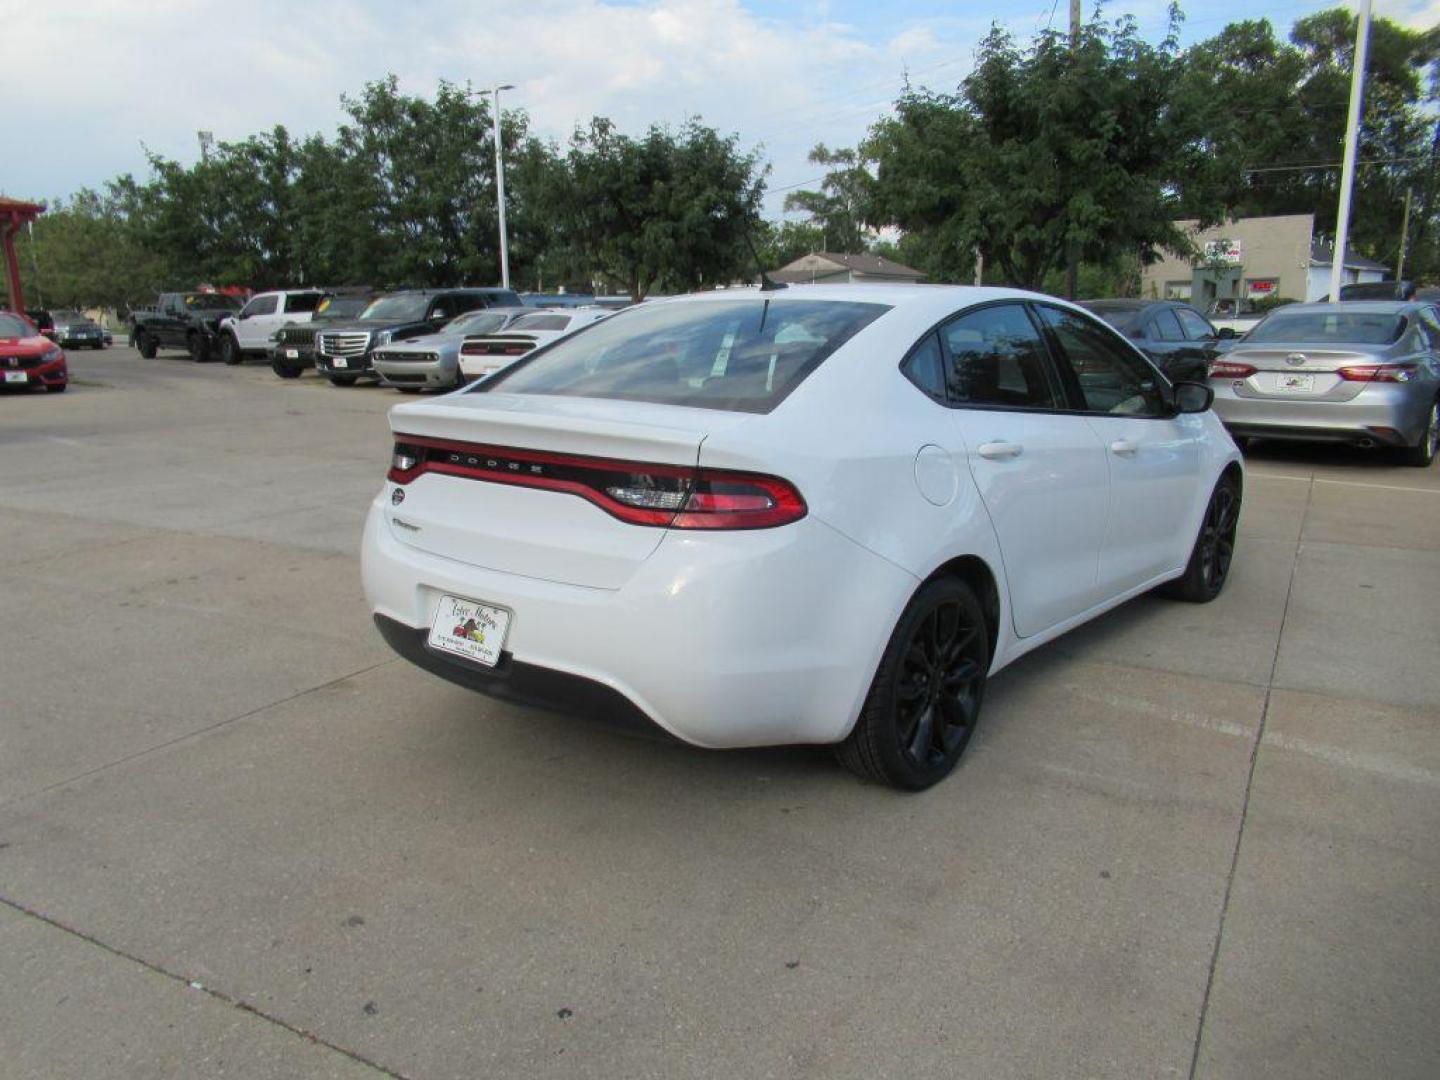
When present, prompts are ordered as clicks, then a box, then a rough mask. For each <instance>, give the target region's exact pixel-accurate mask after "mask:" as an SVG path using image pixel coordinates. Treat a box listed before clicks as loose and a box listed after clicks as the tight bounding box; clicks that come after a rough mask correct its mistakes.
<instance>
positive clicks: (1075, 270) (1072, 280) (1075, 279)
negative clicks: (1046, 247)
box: [976, 0, 1080, 300]
mask: <svg viewBox="0 0 1440 1080" xmlns="http://www.w3.org/2000/svg"><path fill="white" fill-rule="evenodd" d="M1079 51H1080V0H1070V66H1071V67H1072V68H1073V67H1074V66H1075V56H1076V54H1077V53H1078V52H1079ZM976 284H977V285H978V284H979V282H976ZM1079 291H1080V253H1079V251H1077V250H1076V248H1075V244H1074V243H1073V242H1071V243H1067V244H1066V246H1065V298H1066V299H1067V300H1074V299H1075V294H1076V293H1077V292H1079Z"/></svg>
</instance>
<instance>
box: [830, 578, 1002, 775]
mask: <svg viewBox="0 0 1440 1080" xmlns="http://www.w3.org/2000/svg"><path fill="white" fill-rule="evenodd" d="M989 669H990V636H989V631H988V629H987V627H986V624H985V616H984V612H983V610H982V608H981V606H980V602H979V600H977V599H976V597H975V594H974V593H973V592H972V591H971V590H970V588H969V586H967V585H966V584H965V583H964V582H962V581H959V580H957V579H955V578H948V577H946V578H937V579H935V580H933V581H930V582H927V583H926V584H925V585H924V586H922V587H921V589H920V591H919V592H918V593H916V594H915V597H914V598H913V599H912V600H911V601H910V605H909V606H908V607H907V608H906V609H905V612H904V614H903V615H901V617H900V621H899V623H898V624H897V625H896V627H895V632H894V633H893V634H892V635H891V638H890V643H889V645H888V646H887V647H886V650H885V655H884V657H883V658H882V659H881V661H880V667H879V670H878V671H877V672H876V674H875V681H874V682H873V683H872V684H871V687H870V693H869V695H868V696H867V698H866V700H865V706H864V709H863V710H862V712H861V715H860V719H859V721H858V722H857V723H856V725H855V729H854V730H853V731H852V732H851V733H850V736H849V737H848V738H847V739H846V740H845V741H844V742H843V743H841V744H840V746H839V747H838V748H837V753H838V755H839V757H840V760H841V762H842V763H843V764H844V765H845V766H846V767H847V768H849V769H850V770H851V771H852V772H855V773H857V774H858V775H860V776H862V777H865V778H867V779H870V780H875V781H878V782H880V783H884V784H889V785H892V786H894V787H898V788H903V789H905V790H907V791H920V790H922V789H924V788H927V787H929V786H930V785H932V784H934V783H936V782H937V781H939V780H942V779H944V778H945V777H946V776H947V775H949V773H950V772H951V770H953V769H954V768H955V764H956V762H958V761H959V760H960V755H961V754H963V753H964V752H965V747H966V746H968V745H969V743H970V739H971V737H972V736H973V735H974V734H975V726H976V723H977V721H978V720H979V717H980V704H981V701H982V700H983V698H984V696H985V678H986V675H987V673H988V672H989Z"/></svg>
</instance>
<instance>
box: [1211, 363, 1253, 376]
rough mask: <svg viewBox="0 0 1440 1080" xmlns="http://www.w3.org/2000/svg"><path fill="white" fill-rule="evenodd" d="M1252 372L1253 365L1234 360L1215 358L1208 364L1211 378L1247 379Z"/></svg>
mask: <svg viewBox="0 0 1440 1080" xmlns="http://www.w3.org/2000/svg"><path fill="white" fill-rule="evenodd" d="M1254 374H1255V369H1254V368H1253V367H1251V366H1250V365H1249V364H1242V363H1239V362H1238V361H1236V360H1216V361H1214V362H1213V363H1211V365H1210V378H1212V379H1248V378H1249V377H1250V376H1251V375H1254Z"/></svg>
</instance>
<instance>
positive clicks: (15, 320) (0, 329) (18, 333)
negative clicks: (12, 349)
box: [0, 311, 35, 338]
mask: <svg viewBox="0 0 1440 1080" xmlns="http://www.w3.org/2000/svg"><path fill="white" fill-rule="evenodd" d="M34 336H35V328H34V327H32V326H31V325H30V324H29V323H28V322H26V321H25V320H24V319H22V318H20V316H19V315H10V314H7V313H5V312H3V311H0V338H19V337H34Z"/></svg>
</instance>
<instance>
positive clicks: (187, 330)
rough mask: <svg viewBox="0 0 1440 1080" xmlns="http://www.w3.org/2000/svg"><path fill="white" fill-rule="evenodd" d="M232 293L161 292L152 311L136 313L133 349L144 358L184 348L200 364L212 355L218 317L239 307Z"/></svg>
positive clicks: (133, 322)
mask: <svg viewBox="0 0 1440 1080" xmlns="http://www.w3.org/2000/svg"><path fill="white" fill-rule="evenodd" d="M240 307H241V304H240V301H239V300H238V299H236V298H235V297H233V296H226V295H224V294H223V293H213V292H169V293H161V294H160V298H159V300H158V301H157V302H156V304H155V307H154V309H153V310H146V311H140V312H136V313H135V314H134V316H133V317H132V322H131V334H132V336H133V337H134V339H135V348H137V349H139V350H140V355H141V356H143V357H145V359H147V360H151V359H153V358H154V356H155V353H156V351H157V350H159V349H184V350H185V351H186V352H188V353H189V354H190V359H191V360H194V361H195V362H196V363H204V362H205V361H206V360H209V359H210V358H211V357H212V356H213V355H214V354H215V343H216V342H217V341H218V340H219V337H220V320H222V319H224V318H225V317H226V316H229V315H233V314H235V313H236V312H237V311H239V310H240Z"/></svg>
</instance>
